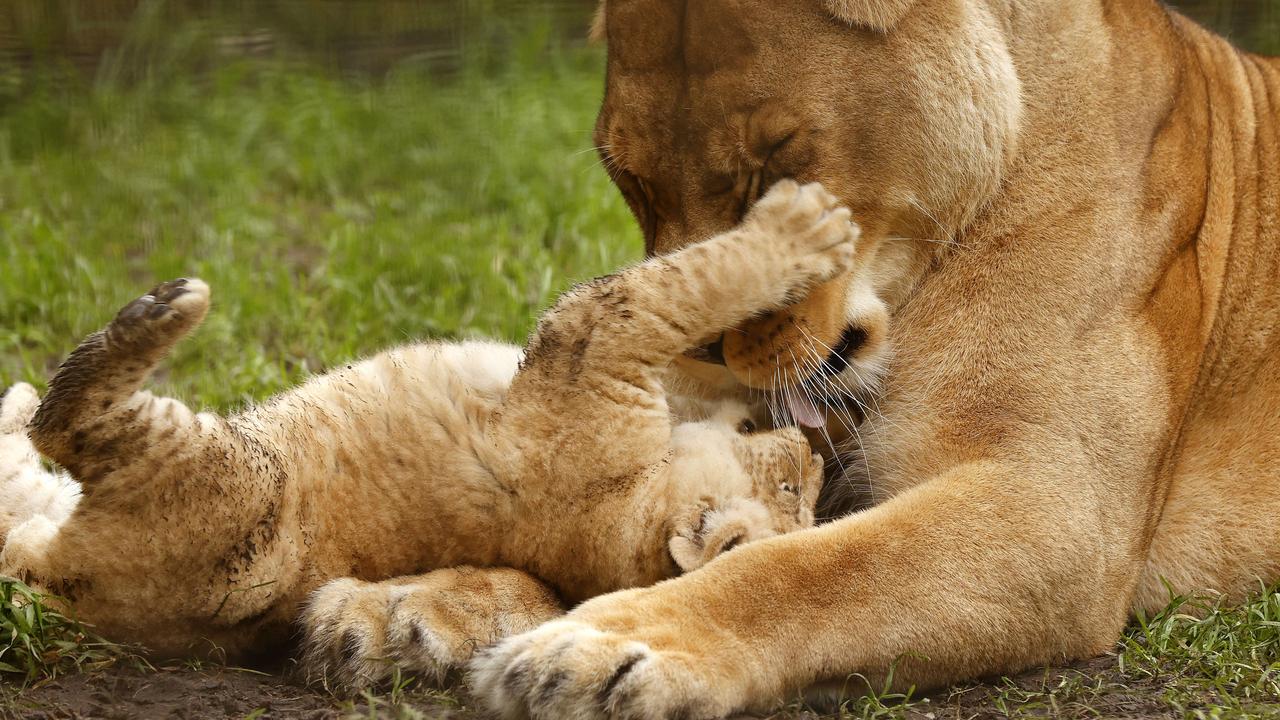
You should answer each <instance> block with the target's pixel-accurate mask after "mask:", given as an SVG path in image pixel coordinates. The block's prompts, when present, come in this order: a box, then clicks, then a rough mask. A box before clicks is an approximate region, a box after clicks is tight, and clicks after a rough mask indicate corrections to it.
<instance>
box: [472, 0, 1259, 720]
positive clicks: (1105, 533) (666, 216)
mask: <svg viewBox="0 0 1280 720" xmlns="http://www.w3.org/2000/svg"><path fill="white" fill-rule="evenodd" d="M597 32H598V35H599V36H600V37H601V39H602V40H603V41H604V42H605V43H606V44H607V47H608V55H609V59H608V64H607V80H606V94H605V99H604V104H603V107H602V109H601V112H600V116H599V120H598V123H597V128H596V140H597V143H596V144H597V146H598V147H599V148H600V152H601V154H602V156H603V158H604V160H605V162H604V166H605V167H606V168H607V169H608V170H609V172H610V173H611V175H612V177H613V178H614V180H615V181H616V183H617V185H618V187H619V188H620V190H621V191H622V193H623V194H624V196H625V197H626V198H627V201H628V203H629V204H630V206H631V208H632V210H633V211H634V214H635V216H636V218H637V220H638V222H639V223H640V225H641V227H642V229H643V231H644V234H645V238H646V242H647V244H648V249H649V251H650V252H651V253H654V254H659V255H661V254H662V253H667V252H672V251H674V250H677V249H678V248H680V247H682V246H683V245H684V243H686V242H687V240H688V238H692V237H699V236H706V235H711V234H714V233H715V232H718V231H719V230H720V229H722V228H724V227H728V226H730V225H732V224H733V223H734V222H736V220H737V218H738V217H740V216H741V214H742V212H743V211H744V210H745V209H746V208H748V207H750V205H751V203H752V201H753V200H754V199H755V198H756V197H757V196H758V195H759V193H760V192H761V191H762V189H763V188H767V187H768V186H769V185H770V183H772V182H773V181H774V180H775V179H776V178H779V177H792V178H796V179H798V180H800V181H806V182H807V181H820V182H822V183H823V185H824V186H826V187H827V188H829V189H831V191H832V192H833V193H834V194H835V195H836V196H838V197H839V198H840V199H841V200H842V201H843V202H844V203H846V204H847V205H848V206H849V207H851V208H852V209H853V211H854V216H855V218H857V220H858V221H859V223H860V224H861V225H862V226H863V230H864V234H863V238H862V240H861V241H860V246H859V259H858V261H857V262H855V265H854V268H853V269H852V270H851V271H850V272H848V273H846V274H844V275H843V276H841V277H839V278H836V279H835V280H833V281H832V282H830V283H828V284H827V285H825V286H824V287H822V288H819V289H818V290H817V291H815V292H814V293H812V294H811V295H809V296H808V299H806V300H805V301H804V302H801V303H798V304H796V305H793V306H789V307H787V308H785V309H783V310H780V311H778V312H774V313H769V314H766V315H763V316H761V317H758V318H754V319H752V320H751V321H749V322H748V323H745V324H744V325H742V326H740V327H739V328H737V329H735V330H734V331H733V332H730V333H727V334H726V335H725V336H724V338H723V340H722V341H721V354H722V355H723V356H724V362H725V365H724V369H722V370H720V371H719V373H720V375H721V376H723V380H722V382H723V384H724V385H726V386H732V385H733V384H735V383H736V384H737V385H738V386H740V387H741V388H742V392H744V393H745V392H747V388H751V389H754V390H755V391H759V390H761V389H763V390H766V391H768V390H777V389H778V388H781V387H794V386H796V385H798V384H799V385H802V386H805V387H808V388H812V389H814V392H813V393H812V394H813V395H814V396H816V397H818V398H825V397H842V396H845V395H846V393H844V392H843V391H844V390H846V389H853V390H854V391H855V393H853V394H854V396H855V397H857V395H858V393H859V392H861V391H863V390H864V389H865V388H866V387H867V385H868V383H867V382H866V381H867V380H868V377H867V368H866V367H860V366H859V363H860V362H868V361H873V360H874V358H890V357H891V358H892V359H891V361H890V363H891V364H890V365H889V367H888V369H887V373H886V374H885V381H884V383H883V386H882V389H881V391H880V392H878V393H874V394H873V395H872V397H870V398H868V400H870V401H869V402H866V412H865V414H866V422H865V424H863V425H862V426H860V427H857V426H854V428H852V429H856V431H857V432H856V435H855V434H854V433H852V432H849V433H848V435H849V437H848V438H847V439H843V438H841V437H840V436H839V435H838V434H837V432H836V431H839V430H841V428H840V427H838V426H837V425H836V424H833V423H832V422H831V420H833V419H838V416H840V415H841V414H842V413H843V411H844V408H843V407H842V406H841V404H840V403H826V408H825V409H826V410H827V414H828V416H829V417H828V418H827V420H828V422H827V423H826V424H825V426H824V427H823V429H824V430H826V431H827V432H828V433H830V434H831V438H830V439H831V440H832V441H833V443H837V444H838V443H841V442H842V441H847V442H848V443H849V445H851V446H852V447H851V450H850V455H851V458H850V460H852V462H845V463H844V466H845V467H846V469H847V470H848V471H849V474H850V475H852V476H853V477H852V479H851V480H846V481H842V482H838V483H832V482H829V483H828V485H831V486H842V485H845V484H847V483H848V482H853V483H854V484H857V485H860V486H863V487H865V488H866V490H865V491H864V492H860V493H857V494H856V495H855V496H854V499H855V501H857V502H859V503H861V502H870V503H871V504H873V505H874V507H871V508H870V509H866V510H863V511H861V512H856V513H854V514H851V515H849V516H848V517H845V518H843V519H841V520H838V521H836V522H833V523H830V524H827V525H824V526H820V527H818V528H815V529H813V530H809V531H805V532H802V533H796V534H792V535H788V536H786V537H780V538H775V539H772V540H769V541H766V542H762V543H757V544H755V545H753V546H751V547H748V548H744V549H743V550H742V551H741V552H736V553H731V554H729V555H726V556H725V557H723V558H721V559H718V560H716V561H714V562H712V563H710V564H709V565H707V566H706V567H705V568H703V569H701V570H699V571H697V572H694V573H690V574H688V575H685V576H683V577H681V578H678V579H676V580H673V581H671V582H667V583H663V584H661V585H659V586H657V587H654V588H648V589H641V590H630V591H627V592H624V593H620V594H616V595H608V596H604V597H601V598H596V599H594V600H592V601H590V602H588V603H586V604H584V605H582V606H581V607H579V608H577V609H575V610H574V611H573V612H572V613H570V614H569V615H568V616H567V617H566V618H564V619H562V620H557V621H555V622H554V623H550V624H548V625H546V626H544V627H542V628H539V629H537V630H535V631H533V632H531V633H529V634H526V635H522V636H518V637H516V638H513V639H511V640H509V641H507V642H505V643H503V644H502V645H500V646H499V647H498V648H497V649H496V650H495V651H494V652H492V653H490V654H487V655H486V656H484V657H483V658H481V659H480V660H478V661H477V662H476V664H475V669H476V677H477V679H478V683H479V685H478V690H479V693H480V695H481V697H483V698H484V699H485V700H486V701H487V703H488V704H489V705H490V706H491V707H493V708H496V709H498V710H500V711H502V712H503V713H504V714H506V715H508V716H511V717H535V718H546V719H548V720H550V719H552V718H557V719H558V718H569V717H572V718H578V719H580V720H585V719H588V718H599V717H625V718H654V719H657V718H669V717H691V718H708V717H718V716H721V715H724V714H727V713H731V712H734V711H736V710H740V709H743V708H751V707H762V706H763V707H768V706H770V705H772V704H775V703H777V702H779V701H781V700H783V699H786V698H789V697H791V696H793V695H794V694H795V693H798V692H802V691H804V690H806V689H808V690H811V691H812V690H817V691H820V690H822V689H823V688H836V689H838V688H842V687H847V686H848V683H847V682H846V679H847V678H848V677H850V676H851V675H854V674H857V675H858V676H859V677H862V678H865V679H866V680H867V681H868V682H869V683H870V685H872V686H875V687H879V686H880V684H881V682H882V681H883V680H884V679H885V678H886V677H888V676H889V675H890V672H891V669H892V677H893V683H894V685H896V686H898V687H901V688H905V687H908V686H915V687H916V688H927V687H933V686H937V685H940V684H944V683H949V682H953V681H957V680H961V679H964V678H973V677H978V676H988V675H998V674H1001V673H1010V672H1016V671H1019V670H1023V669H1026V668H1030V667H1032V666H1035V665H1038V664H1044V663H1060V662H1065V661H1069V660H1072V659H1075V658H1083V657H1089V656H1093V655H1097V654H1099V653H1102V652H1104V651H1106V650H1107V649H1109V648H1110V647H1111V646H1112V645H1113V643H1114V642H1115V640H1116V638H1117V636H1118V634H1119V632H1120V629H1121V627H1122V626H1123V624H1124V623H1125V621H1126V618H1127V617H1128V616H1129V613H1130V612H1131V610H1133V609H1134V608H1140V609H1145V610H1151V609H1153V608H1156V607H1159V606H1161V605H1162V604H1163V603H1164V602H1165V601H1166V599H1167V597H1168V596H1167V590H1166V585H1165V584H1164V581H1165V580H1167V581H1168V582H1169V586H1170V587H1172V589H1173V590H1174V591H1175V592H1179V593H1188V592H1196V591H1202V590H1209V591H1219V592H1223V593H1227V594H1228V595H1231V596H1239V595H1240V594H1241V593H1244V592H1246V591H1248V590H1249V589H1251V588H1256V587H1258V583H1259V580H1261V581H1262V582H1267V583H1270V582H1274V581H1276V580H1277V579H1280V300H1278V298H1280V201H1278V200H1277V198H1280V106H1278V103H1280V66H1278V65H1277V61H1276V60H1274V59H1269V58H1262V57H1258V56H1254V55H1249V54H1246V53H1242V52H1239V51H1238V50H1236V49H1235V48H1233V47H1231V46H1230V44H1228V43H1227V42H1226V41H1225V40H1223V39H1221V38H1219V37H1216V36H1214V35H1212V34H1211V33H1209V32H1207V31H1205V30H1203V29H1201V28H1199V27H1197V26H1196V25H1194V24H1193V23H1191V22H1190V21H1188V20H1186V19H1185V18H1183V17H1181V16H1179V15H1177V14H1176V13H1173V12H1172V11H1170V10H1169V9H1167V8H1166V7H1164V6H1163V5H1161V4H1160V3H1158V2H1155V1H1154V0H1082V1H1073V2H1062V1H1061V0H608V1H607V3H606V4H604V5H602V7H601V12H600V14H599V20H598V22H597ZM864 291H870V292H864ZM890 316H891V317H892V324H891V325H882V323H883V319H884V318H886V317H890ZM886 348H888V349H891V350H892V354H891V355H890V354H889V353H888V352H886ZM815 357H817V358H820V359H821V362H820V367H819V368H818V369H817V370H815V368H814V365H813V361H812V359H813V358H815ZM704 372H708V373H710V372H713V371H711V370H705V371H704ZM824 389H827V390H829V392H824V391H823V390H824ZM781 393H782V394H783V395H785V394H786V391H785V390H782V391H781ZM801 409H802V414H804V415H806V416H808V415H809V413H808V412H807V410H808V409H807V408H801ZM815 415H816V414H815ZM809 419H813V418H809ZM812 424H814V425H822V423H821V422H815V423H812Z"/></svg>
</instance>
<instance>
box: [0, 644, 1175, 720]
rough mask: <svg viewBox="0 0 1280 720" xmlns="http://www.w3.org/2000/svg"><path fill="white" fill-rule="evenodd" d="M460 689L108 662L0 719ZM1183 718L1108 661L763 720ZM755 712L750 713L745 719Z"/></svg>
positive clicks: (312, 706)
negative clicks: (380, 687)
mask: <svg viewBox="0 0 1280 720" xmlns="http://www.w3.org/2000/svg"><path fill="white" fill-rule="evenodd" d="M470 705H472V703H470V702H469V700H468V699H467V698H466V697H465V695H464V694H462V693H461V692H460V691H451V692H438V691H415V690H412V689H410V690H408V691H406V692H404V693H401V694H398V695H382V696H378V697H376V698H372V699H371V698H368V697H364V698H358V699H355V700H350V699H341V698H335V697H333V696H331V695H327V694H324V693H322V692H317V691H314V690H310V689H307V688H304V687H301V686H298V685H295V684H291V683H290V682H288V681H287V680H285V679H284V678H283V677H281V676H278V675H262V674H257V673H255V672H249V671H243V670H233V669H225V668H203V669H201V668H191V667H173V668H161V669H159V670H155V671H139V670H136V669H133V668H115V669H111V670H107V671H102V672H99V673H96V674H92V675H72V676H68V677H65V678H61V679H58V680H56V681H54V682H50V683H47V684H44V685H42V686H40V687H37V688H34V689H30V690H27V691H26V692H23V693H21V694H19V695H16V696H13V697H11V698H10V700H9V702H8V703H7V704H6V706H5V707H4V708H3V709H0V716H2V717H5V718H33V719H39V720H52V719H54V718H58V719H62V718H74V719H77V720H79V719H82V718H83V719H90V718H92V719H94V720H98V719H102V720H125V719H129V720H132V719H133V718H147V719H150V718H193V719H197V718H198V719H201V720H203V719H205V718H248V719H266V718H273V719H274V718H281V719H288V720H295V719H296V720H301V719H306V720H313V719H314V720H330V719H337V718H388V719H390V718H415V717H424V718H448V719H450V720H484V719H485V718H486V717H487V716H486V715H484V714H483V713H481V712H479V711H477V710H476V709H474V708H473V707H470ZM1011 716H1012V717H1063V718H1098V717H1102V718H1140V719H1144V720H1145V719H1154V718H1181V717H1184V712H1183V711H1179V710H1176V709H1175V708H1172V707H1170V706H1169V705H1168V704H1167V703H1165V702H1163V701H1162V700H1161V699H1160V687H1159V686H1158V685H1156V684H1154V683H1152V684H1150V685H1147V686H1143V685H1136V686H1135V684H1134V683H1133V682H1132V680H1129V681H1127V682H1123V683H1122V682H1120V677H1119V675H1118V672H1117V670H1116V667H1115V661H1114V659H1112V658H1101V659H1098V660H1094V661H1091V662H1089V663H1084V664H1081V665H1077V666H1074V667H1071V668H1062V669H1053V670H1041V671H1038V672H1035V673H1029V674H1027V675H1024V676H1021V677H1018V678H1015V679H1013V680H1010V681H1002V682H1001V683H998V684H986V685H982V684H979V685H974V686H971V687H968V688H965V689H957V690H952V691H949V692H947V693H942V694H939V695H935V696H932V697H929V698H927V699H925V700H924V701H923V702H919V701H917V702H915V703H913V704H911V705H910V706H908V707H906V708H903V707H893V706H892V705H890V706H888V707H886V706H884V705H880V704H878V703H871V704H867V703H865V702H864V703H862V704H857V703H850V704H848V705H846V707H845V711H844V713H843V714H841V713H839V712H836V713H834V714H826V713H820V712H816V711H814V710H811V709H807V708H802V707H799V706H792V707H791V708H788V709H786V710H782V711H779V712H777V713H775V714H773V715H769V716H766V717H767V718H769V720H828V719H830V718H905V719H906V720H944V719H947V718H956V719H957V720H987V719H988V718H990V719H994V718H1007V717H1011ZM750 717H757V716H750Z"/></svg>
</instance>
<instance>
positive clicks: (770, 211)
mask: <svg viewBox="0 0 1280 720" xmlns="http://www.w3.org/2000/svg"><path fill="white" fill-rule="evenodd" d="M748 223H749V224H752V225H754V227H755V229H756V231H757V232H759V233H761V234H762V236H763V237H764V239H765V240H766V242H767V243H768V247H770V249H772V250H775V251H780V252H782V253H783V258H782V260H783V261H784V262H785V263H787V264H789V265H790V266H791V267H793V268H794V270H795V271H796V272H797V274H798V277H797V281H798V282H823V281H825V280H829V279H831V278H832V277H835V276H836V275H838V274H840V273H842V272H844V271H846V270H848V269H849V267H850V266H851V265H852V263H853V253H854V242H855V241H856V240H857V239H858V237H859V235H860V234H861V230H860V229H859V227H858V225H857V224H856V223H854V222H853V219H852V215H851V213H850V212H849V209H848V208H846V207H842V206H841V205H840V202H839V200H837V199H836V197H835V196H833V195H832V194H831V193H829V192H827V191H826V190H825V189H823V187H822V186H821V185H819V184H818V183H810V184H808V185H798V184H796V183H795V182H794V181H791V180H784V181H782V182H779V183H777V184H776V185H774V187H773V189H771V190H770V191H769V192H768V193H767V194H766V195H765V196H764V198H762V199H761V200H760V202H758V203H756V205H755V207H753V208H752V210H751V212H750V214H749V215H748Z"/></svg>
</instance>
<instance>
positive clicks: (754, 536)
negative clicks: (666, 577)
mask: <svg viewBox="0 0 1280 720" xmlns="http://www.w3.org/2000/svg"><path fill="white" fill-rule="evenodd" d="M688 518H689V520H688V521H687V522H685V523H684V524H683V526H682V527H677V528H676V533H675V535H673V536H672V537H671V540H669V541H668V542H667V549H668V550H669V551H670V552H671V559H672V560H675V561H676V565H678V566H680V570H681V571H682V572H691V571H693V570H697V569H698V568H700V567H702V566H703V565H706V564H707V563H709V562H711V561H712V560H714V559H715V558H716V556H718V555H720V554H721V553H725V552H728V551H730V550H732V549H734V548H735V547H737V546H739V545H741V544H742V543H746V542H751V541H752V540H759V539H761V538H766V537H769V536H771V535H774V534H776V533H775V532H774V529H773V524H772V523H771V522H770V521H769V511H768V510H766V509H765V508H764V506H763V505H761V504H760V503H758V502H756V501H754V500H747V499H735V500H730V501H729V502H728V503H725V504H724V506H722V507H719V508H712V507H709V506H706V505H703V506H701V507H700V508H699V509H697V510H694V511H693V512H691V513H688Z"/></svg>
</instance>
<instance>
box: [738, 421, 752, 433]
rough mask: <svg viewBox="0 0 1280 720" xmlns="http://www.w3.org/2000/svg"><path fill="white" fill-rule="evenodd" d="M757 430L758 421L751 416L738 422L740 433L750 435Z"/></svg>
mask: <svg viewBox="0 0 1280 720" xmlns="http://www.w3.org/2000/svg"><path fill="white" fill-rule="evenodd" d="M755 431H756V423H755V421H754V420H752V419H751V418H747V419H746V420H743V421H742V422H740V423H738V433H739V434H740V435H750V434H751V433H754V432H755Z"/></svg>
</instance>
